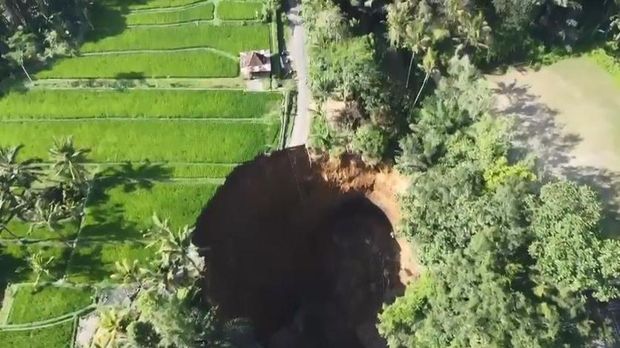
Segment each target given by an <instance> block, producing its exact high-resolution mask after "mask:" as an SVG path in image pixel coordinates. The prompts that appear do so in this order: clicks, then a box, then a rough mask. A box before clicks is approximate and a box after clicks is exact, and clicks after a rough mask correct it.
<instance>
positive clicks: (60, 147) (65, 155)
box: [49, 137, 90, 187]
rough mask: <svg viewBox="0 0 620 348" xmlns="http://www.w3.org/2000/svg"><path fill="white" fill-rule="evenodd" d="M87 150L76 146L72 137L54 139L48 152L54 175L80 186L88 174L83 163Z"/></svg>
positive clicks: (85, 159)
mask: <svg viewBox="0 0 620 348" xmlns="http://www.w3.org/2000/svg"><path fill="white" fill-rule="evenodd" d="M89 151H90V150H88V149H78V148H76V147H75V145H74V144H73V138H72V137H67V138H64V139H60V140H58V139H57V140H55V141H54V145H53V146H52V148H51V149H50V150H49V154H50V157H51V159H52V161H53V162H54V164H53V168H54V170H55V172H56V176H57V177H60V178H63V179H65V180H68V181H69V182H70V184H71V185H72V186H74V187H82V186H83V184H84V183H85V182H86V178H87V176H88V171H87V170H86V168H85V167H84V163H85V162H86V161H87V158H86V154H87V153H88V152H89Z"/></svg>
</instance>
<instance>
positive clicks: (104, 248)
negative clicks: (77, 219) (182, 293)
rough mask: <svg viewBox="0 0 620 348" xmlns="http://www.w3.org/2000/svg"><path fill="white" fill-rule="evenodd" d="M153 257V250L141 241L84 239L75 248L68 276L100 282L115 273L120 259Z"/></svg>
mask: <svg viewBox="0 0 620 348" xmlns="http://www.w3.org/2000/svg"><path fill="white" fill-rule="evenodd" d="M112 232H114V231H112ZM152 257H153V251H152V250H151V249H148V248H146V244H144V243H141V242H133V241H114V240H109V241H97V240H88V239H83V240H80V242H79V243H78V244H77V245H76V247H75V249H74V254H73V256H72V258H71V260H70V262H69V267H68V268H67V278H68V279H69V280H70V281H71V282H75V283H98V282H102V281H105V280H108V279H109V277H110V275H112V274H114V272H115V271H116V262H118V261H119V260H124V259H126V260H132V261H133V260H138V261H139V262H146V261H147V260H149V259H150V258H152Z"/></svg>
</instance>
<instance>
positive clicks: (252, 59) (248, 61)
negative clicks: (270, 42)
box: [241, 52, 270, 67]
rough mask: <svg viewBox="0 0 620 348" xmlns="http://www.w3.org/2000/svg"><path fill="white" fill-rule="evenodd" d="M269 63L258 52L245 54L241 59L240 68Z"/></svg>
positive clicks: (267, 59)
mask: <svg viewBox="0 0 620 348" xmlns="http://www.w3.org/2000/svg"><path fill="white" fill-rule="evenodd" d="M269 63H270V61H269V58H268V57H267V56H265V55H264V54H262V53H260V52H247V53H245V54H243V55H242V58H241V66H242V67H259V66H263V65H265V64H269Z"/></svg>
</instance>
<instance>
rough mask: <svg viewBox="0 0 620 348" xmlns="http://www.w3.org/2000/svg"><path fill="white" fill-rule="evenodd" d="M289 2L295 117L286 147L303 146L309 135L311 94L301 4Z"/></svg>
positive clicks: (291, 0)
mask: <svg viewBox="0 0 620 348" xmlns="http://www.w3.org/2000/svg"><path fill="white" fill-rule="evenodd" d="M289 1H290V4H291V6H290V10H289V12H288V13H287V16H288V19H289V22H290V23H291V26H292V28H293V36H292V38H291V42H290V43H289V46H290V47H289V51H290V54H291V58H292V60H293V68H294V69H295V71H296V72H297V116H296V117H295V119H294V122H295V123H294V125H293V131H292V134H291V137H290V138H289V141H288V145H287V146H288V147H293V146H298V145H304V144H306V142H307V141H308V137H309V135H310V117H311V114H310V111H309V108H310V101H311V99H312V98H311V94H310V88H309V87H308V55H307V52H306V32H305V30H304V27H303V20H302V18H301V16H300V12H301V4H299V3H297V1H295V0H289Z"/></svg>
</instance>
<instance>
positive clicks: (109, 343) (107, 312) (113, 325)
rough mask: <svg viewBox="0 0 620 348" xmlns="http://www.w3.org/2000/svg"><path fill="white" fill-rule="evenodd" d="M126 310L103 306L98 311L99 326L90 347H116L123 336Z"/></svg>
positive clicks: (119, 344)
mask: <svg viewBox="0 0 620 348" xmlns="http://www.w3.org/2000/svg"><path fill="white" fill-rule="evenodd" d="M126 318H127V312H126V311H124V310H118V309H116V308H103V309H102V310H101V311H100V313H99V327H98V328H97V331H95V334H94V336H93V340H92V342H91V347H93V348H116V347H119V346H121V343H122V341H123V340H124V338H125V330H124V329H125V328H124V322H125V319H126Z"/></svg>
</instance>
